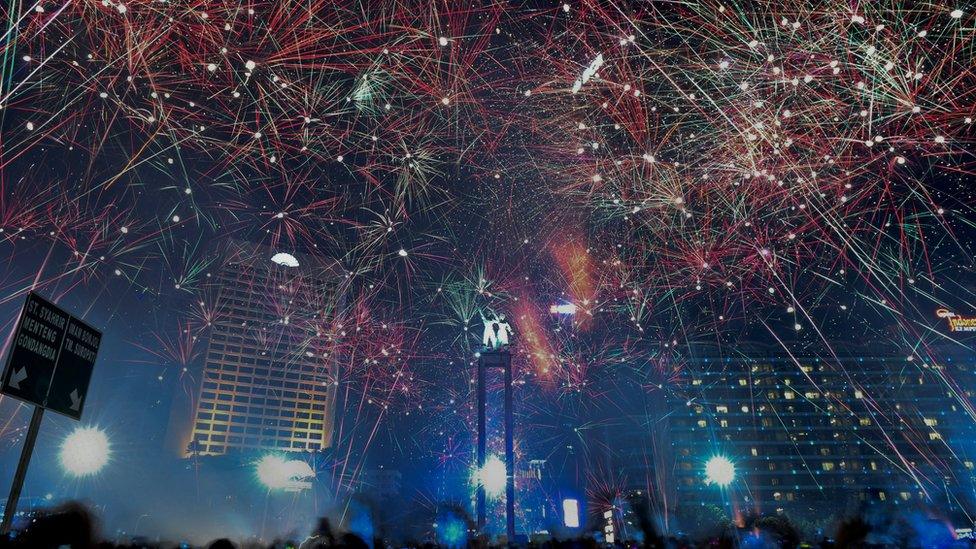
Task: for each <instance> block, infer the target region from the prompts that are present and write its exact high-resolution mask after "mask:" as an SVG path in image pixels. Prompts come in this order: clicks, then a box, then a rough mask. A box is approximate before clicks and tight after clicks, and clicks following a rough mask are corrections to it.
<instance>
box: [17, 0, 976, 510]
mask: <svg viewBox="0 0 976 549" xmlns="http://www.w3.org/2000/svg"><path fill="white" fill-rule="evenodd" d="M852 6H853V7H852ZM855 8H856V9H855ZM10 9H11V8H10V5H5V6H4V7H2V8H0V14H2V17H0V19H2V20H3V21H5V24H4V28H3V31H4V33H5V34H4V35H3V36H4V38H3V39H2V40H0V48H3V57H2V64H0V67H2V80H0V109H2V110H0V130H2V132H0V327H2V329H3V331H4V333H5V334H12V331H13V328H14V324H15V322H16V317H17V313H18V311H19V309H20V307H21V306H22V304H23V302H24V299H25V295H26V293H27V292H28V291H36V292H39V293H40V294H42V295H44V296H47V297H48V298H49V299H51V300H53V301H56V302H57V303H59V304H60V305H61V306H62V307H63V308H65V309H67V310H69V311H71V312H72V313H74V314H76V315H78V316H79V317H82V318H84V319H85V320H87V321H88V322H89V323H91V324H93V325H94V326H97V327H99V328H100V329H101V330H102V331H103V332H104V339H103V343H102V348H101V350H100V353H99V361H98V364H97V366H96V370H95V376H94V378H93V381H92V385H91V387H92V389H91V393H90V394H89V400H88V404H87V407H86V411H85V417H84V418H83V420H82V423H83V424H86V425H99V426H101V427H103V428H105V429H106V430H107V432H108V433H109V434H110V437H111V438H112V441H113V448H114V452H115V453H114V457H113V461H112V467H115V468H117V469H116V471H117V472H116V473H114V475H115V476H114V477H112V478H108V477H105V478H100V479H96V480H92V479H85V480H80V481H79V480H74V479H71V478H68V477H67V476H65V475H64V473H62V472H61V471H60V470H59V469H58V467H57V463H56V458H55V457H53V456H55V455H56V447H57V445H58V444H60V441H61V440H62V439H63V437H64V436H65V434H67V433H68V432H69V431H70V430H71V429H72V428H73V427H74V424H73V423H72V422H71V421H70V420H68V419H66V418H61V417H50V418H48V419H46V420H45V421H46V423H45V428H44V431H43V432H42V435H41V438H40V442H39V445H38V450H37V454H38V457H37V458H36V459H35V463H34V464H33V465H32V469H31V477H30V478H29V481H28V490H27V491H28V492H30V494H28V493H27V492H25V496H30V497H38V496H42V495H43V494H44V493H47V492H50V493H53V494H54V497H56V498H58V499H61V498H71V497H92V498H94V499H95V500H96V502H97V501H98V500H99V498H103V499H105V500H106V501H107V500H110V499H112V498H117V497H120V496H119V494H121V493H123V492H124V489H123V487H124V484H125V483H126V482H128V481H129V480H127V479H131V478H132V477H134V476H138V475H139V474H141V472H144V471H145V470H146V469H147V468H155V467H157V466H158V467H162V466H161V465H157V460H159V459H161V458H160V457H159V452H160V448H161V447H162V445H163V440H164V438H165V436H166V435H165V432H166V430H167V428H168V420H169V417H170V407H171V403H172V402H173V400H174V397H175V396H178V394H179V393H181V392H185V391H188V390H192V388H193V387H195V386H196V385H195V384H196V383H198V381H199V378H198V377H197V376H198V373H199V368H200V367H201V364H202V361H201V360H202V356H203V353H204V352H205V349H206V347H205V345H206V342H207V340H208V334H209V328H208V324H207V322H208V321H209V320H210V319H212V318H216V317H219V315H220V310H219V307H220V305H219V300H218V299H217V294H218V290H219V288H215V287H214V285H213V284H211V283H210V282H209V281H208V280H209V278H210V277H211V275H214V274H215V273H217V272H218V271H219V270H220V268H221V266H222V265H223V264H224V263H225V262H226V261H227V260H228V257H227V249H228V243H229V242H230V241H231V240H238V241H245V242H252V243H257V244H261V245H264V246H267V247H269V248H270V249H273V250H278V251H282V252H289V253H295V254H304V255H307V256H314V257H316V258H319V259H321V260H322V261H328V262H335V264H336V265H338V267H339V270H340V271H341V273H342V274H341V277H340V278H341V279H342V288H343V291H344V292H346V301H345V308H344V309H343V310H341V311H335V312H334V315H333V316H332V317H331V318H330V319H329V322H331V326H332V327H333V328H334V331H333V332H332V333H333V335H335V336H336V338H337V339H336V343H335V345H336V347H337V349H339V353H340V354H341V355H342V356H343V357H344V358H343V360H348V361H349V362H350V367H348V368H346V369H344V372H346V373H345V374H344V375H343V377H342V379H340V380H338V381H339V382H340V383H341V384H342V385H341V387H342V388H341V390H342V391H346V394H347V395H348V398H349V402H352V403H355V406H354V408H355V412H354V413H353V414H352V415H350V416H349V418H350V419H349V425H348V427H349V430H348V432H347V434H346V436H345V438H343V440H342V441H341V444H342V445H345V446H344V448H345V449H346V450H348V456H349V458H348V459H350V460H355V461H357V462H361V463H363V464H367V465H368V466H377V465H383V464H385V465H388V466H397V467H401V468H403V469H404V470H405V471H410V470H411V468H416V469H418V470H423V471H429V470H430V466H429V464H434V467H435V469H434V470H435V473H434V474H430V475H429V477H425V480H424V481H423V482H424V483H426V486H425V487H424V488H423V490H425V491H426V492H427V493H426V494H425V495H424V497H426V498H428V499H430V500H436V499H438V498H445V497H455V496H456V494H452V493H450V489H449V488H445V486H447V485H448V484H450V481H449V480H445V479H449V478H453V477H452V475H462V476H463V475H464V471H466V470H467V467H469V466H470V463H471V459H472V453H471V452H472V450H471V442H470V440H471V430H472V428H473V408H472V407H473V402H474V401H473V398H474V393H473V388H472V385H471V383H470V377H471V375H472V369H471V368H470V366H471V361H472V360H473V356H474V352H475V351H476V348H477V346H478V344H479V343H480V337H481V325H480V316H479V311H485V312H489V311H490V312H497V313H501V314H505V315H507V317H508V318H509V319H510V321H511V322H512V324H513V327H514V330H515V349H516V368H517V373H516V379H517V383H518V387H519V389H518V391H517V398H518V400H519V404H518V407H519V418H520V419H519V421H520V423H521V424H522V425H523V427H521V428H520V431H519V435H518V437H519V442H518V444H519V445H520V448H521V450H520V451H524V453H525V455H539V456H544V457H550V458H551V459H555V460H557V461H558V460H559V459H562V458H561V457H559V456H562V454H561V453H560V452H562V453H565V448H566V447H567V446H569V445H572V444H574V441H576V440H578V436H577V434H576V433H577V432H576V431H574V429H576V428H580V427H585V426H593V425H599V424H606V422H613V421H617V420H616V419H614V418H619V417H622V416H623V415H625V414H629V413H631V412H634V411H637V410H641V409H643V408H644V407H646V406H647V405H648V402H652V401H655V400H660V399H662V398H664V397H665V395H669V394H672V395H673V394H683V393H682V391H684V390H685V388H684V387H683V385H682V382H683V380H684V379H685V378H686V374H687V370H688V368H689V367H690V366H688V363H689V361H690V359H691V358H692V357H693V355H694V351H693V349H694V347H695V345H696V344H701V343H709V344H718V345H719V346H720V347H722V348H723V349H726V351H725V352H728V353H730V354H732V355H734V354H735V353H736V350H735V349H736V347H737V345H738V343H740V342H744V341H753V342H755V341H758V342H762V343H766V344H769V345H772V346H773V347H778V348H782V349H783V350H784V352H786V351H795V352H799V353H801V354H804V355H805V356H818V357H830V356H832V355H833V354H834V353H835V352H836V351H837V350H838V349H843V348H844V347H845V346H850V345H869V346H872V347H873V348H877V349H883V352H884V353H886V354H889V355H891V356H899V357H904V358H905V359H906V361H908V362H909V363H916V364H918V363H923V362H927V361H938V360H940V359H941V354H940V353H942V352H943V350H944V349H946V348H952V349H953V350H955V351H959V352H966V351H968V349H969V345H970V341H969V339H967V338H966V337H963V336H964V335H965V334H952V333H950V332H949V331H948V329H947V327H946V322H945V320H944V319H940V318H938V317H936V315H935V310H936V309H937V308H940V307H945V308H948V309H950V310H951V311H953V312H955V313H957V314H960V315H963V316H970V315H976V296H974V282H976V279H974V275H973V269H974V264H973V256H972V252H973V247H972V246H973V241H974V237H976V225H974V223H976V212H974V211H973V205H974V203H976V197H974V194H973V193H974V188H976V187H974V184H976V179H974V177H973V174H974V172H976V163H974V159H976V158H974V145H976V142H974V137H976V132H974V129H973V125H972V118H973V117H976V72H974V63H973V54H974V43H973V39H974V21H976V19H974V13H976V10H974V8H973V6H972V5H968V4H965V3H959V4H958V5H953V4H951V3H949V4H939V5H935V4H932V5H924V6H919V7H918V8H913V7H912V6H911V3H908V4H892V3H887V4H883V5H879V6H874V5H867V4H864V5H860V4H857V3H855V4H850V3H843V2H833V3H827V4H824V5H819V4H818V5H812V4H810V3H804V2H794V1H777V2H772V3H762V5H761V6H760V5H759V3H751V4H750V3H745V4H739V5H735V4H722V3H718V2H716V3H713V2H702V3H698V2H693V3H689V4H670V3H668V4H665V3H662V4H655V3H651V2H632V3H630V2H612V1H608V2H602V1H585V2H577V1H573V2H567V3H565V4H564V3H561V2H558V3H546V2H526V3H522V2H485V3H478V2H453V1H445V2H404V1H397V0H394V1H389V0H376V1H367V2H348V3H342V2H339V3H332V2H325V1H316V0H312V1H309V2H291V1H284V2H282V1H277V0H257V1H253V2H245V3H233V2H209V3H207V2H169V3H159V2H149V1H146V2H144V1H140V0H137V1H126V2H116V1H114V0H104V1H102V2H70V3H57V2H39V3H37V4H34V3H25V4H23V5H22V6H21V10H22V11H21V12H20V13H19V14H14V13H10V12H9V11H6V10H10ZM954 10H958V11H954ZM558 303H563V304H573V305H575V306H576V307H577V313H576V314H575V315H573V316H561V317H557V316H555V315H552V314H550V312H549V307H550V305H553V304H558ZM277 305H279V304H275V303H268V307H269V309H272V310H273V309H275V307H276V306H277ZM340 332H341V334H342V335H341V336H340V335H336V334H339V333H340ZM5 343H9V338H8V340H7V341H6V342H5ZM4 355H6V347H5V351H4ZM354 361H355V363H356V366H352V362H354ZM695 367H697V366H695ZM29 415H30V414H29V410H28V408H26V407H25V406H24V405H22V404H20V403H19V402H17V401H15V400H13V399H10V398H2V399H0V417H3V418H4V420H3V421H0V463H2V467H0V469H3V470H5V471H6V470H11V469H12V467H13V464H14V463H15V462H16V459H17V456H18V453H19V449H20V442H21V440H22V436H23V433H24V431H25V429H26V425H27V422H28V419H29ZM44 456H47V457H44ZM418 474H419V473H418ZM429 479H433V480H429ZM7 482H8V480H7V478H6V477H4V478H3V479H2V480H0V490H3V489H6V486H7V484H6V483H7ZM438 483H439V484H438ZM418 490H419V488H418ZM93 494H101V495H100V496H93ZM106 494H111V496H109V495H106Z"/></svg>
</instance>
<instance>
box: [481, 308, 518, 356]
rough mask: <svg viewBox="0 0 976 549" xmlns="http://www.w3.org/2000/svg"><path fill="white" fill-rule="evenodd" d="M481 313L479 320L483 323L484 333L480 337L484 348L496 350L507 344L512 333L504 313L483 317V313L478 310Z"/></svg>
mask: <svg viewBox="0 0 976 549" xmlns="http://www.w3.org/2000/svg"><path fill="white" fill-rule="evenodd" d="M479 314H480V315H481V321H482V322H483V323H484V325H485V330H484V333H483V335H482V337H481V343H482V344H483V345H484V346H485V349H486V350H489V351H497V350H500V349H502V348H504V347H507V346H508V345H509V336H511V335H512V326H511V325H509V323H508V322H505V315H495V314H493V315H492V318H490V319H489V318H487V317H485V314H484V313H483V312H481V311H479Z"/></svg>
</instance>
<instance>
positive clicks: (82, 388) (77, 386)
mask: <svg viewBox="0 0 976 549" xmlns="http://www.w3.org/2000/svg"><path fill="white" fill-rule="evenodd" d="M101 341H102V333H101V332H99V331H98V330H96V329H95V328H92V327H91V326H89V325H87V324H85V323H84V322H82V321H80V320H78V319H77V318H75V317H70V318H69V319H68V329H67V330H66V331H65V334H64V344H63V345H62V346H61V355H60V356H59V357H58V365H57V367H56V368H55V369H54V378H52V379H51V388H50V389H49V390H48V393H47V405H46V407H47V409H48V410H53V411H55V412H58V413H61V414H64V415H66V416H68V417H71V418H74V419H81V411H82V409H84V407H85V396H86V395H87V394H88V382H89V381H91V375H92V370H93V369H94V368H95V356H96V355H97V354H98V345H99V343H101Z"/></svg>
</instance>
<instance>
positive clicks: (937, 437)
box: [929, 432, 942, 440]
mask: <svg viewBox="0 0 976 549" xmlns="http://www.w3.org/2000/svg"><path fill="white" fill-rule="evenodd" d="M929 440H942V435H940V434H939V433H936V432H932V433H929Z"/></svg>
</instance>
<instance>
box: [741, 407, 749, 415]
mask: <svg viewBox="0 0 976 549" xmlns="http://www.w3.org/2000/svg"><path fill="white" fill-rule="evenodd" d="M742 413H743V414H748V413H749V407H748V406H743V407H742Z"/></svg>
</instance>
